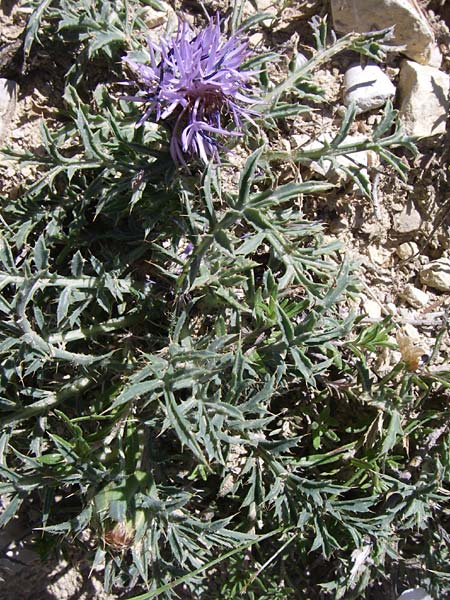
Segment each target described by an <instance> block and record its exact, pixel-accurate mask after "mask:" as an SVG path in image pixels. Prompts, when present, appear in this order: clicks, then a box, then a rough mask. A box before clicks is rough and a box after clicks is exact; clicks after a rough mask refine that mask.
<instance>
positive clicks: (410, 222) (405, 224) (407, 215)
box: [394, 202, 422, 233]
mask: <svg viewBox="0 0 450 600" xmlns="http://www.w3.org/2000/svg"><path fill="white" fill-rule="evenodd" d="M421 225H422V217H421V216H420V213H419V211H417V210H416V209H415V208H414V206H413V204H412V202H408V204H407V205H406V206H405V208H404V209H403V210H402V212H401V213H399V214H397V215H395V217H394V230H395V231H396V232H397V233H411V232H412V231H417V230H418V229H420V226H421Z"/></svg>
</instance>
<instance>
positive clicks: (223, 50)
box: [124, 16, 254, 164]
mask: <svg viewBox="0 0 450 600" xmlns="http://www.w3.org/2000/svg"><path fill="white" fill-rule="evenodd" d="M148 51H149V54H150V64H149V65H147V64H142V63H139V62H137V61H136V60H133V59H132V58H129V57H125V58H124V61H125V62H126V63H127V64H128V65H129V66H130V67H131V69H132V71H133V73H134V76H135V84H137V86H138V88H139V90H138V92H137V93H136V95H133V96H127V97H126V98H127V99H128V100H132V101H134V102H139V103H142V104H143V105H144V112H143V114H142V116H141V118H140V119H139V121H138V122H137V125H141V124H142V123H144V122H145V121H146V120H147V119H148V118H150V117H151V116H154V118H155V120H156V121H159V120H162V121H166V122H167V123H168V125H169V126H170V129H171V142H170V152H171V155H172V157H173V159H174V161H176V162H177V163H181V164H184V163H185V160H186V156H187V155H198V156H199V157H200V158H201V160H202V161H203V162H204V163H205V164H206V163H208V161H209V159H211V158H212V159H214V160H217V159H218V148H219V141H218V139H217V136H239V135H241V134H240V133H239V132H237V131H230V130H229V129H227V126H228V125H229V123H230V122H232V123H234V125H235V127H236V128H237V129H241V128H242V118H245V119H249V118H250V112H249V110H248V109H247V108H245V105H246V104H249V103H250V104H251V103H253V102H254V101H253V100H252V99H251V98H249V97H248V95H247V93H248V89H247V83H248V80H249V78H250V77H251V75H252V72H251V71H240V70H239V68H240V67H241V65H242V63H243V62H244V60H245V59H246V58H247V57H248V56H249V54H250V51H249V48H248V43H247V42H246V41H242V40H241V38H240V36H239V35H232V36H230V37H229V38H228V39H227V38H225V37H224V36H223V35H222V33H221V20H220V18H219V16H216V17H215V18H210V20H209V23H208V25H207V26H206V27H205V28H204V29H203V30H201V31H199V32H198V33H197V34H195V33H194V32H193V31H192V29H191V28H190V26H189V25H188V23H187V22H186V21H181V20H180V22H179V25H178V31H177V34H176V35H175V36H174V37H173V38H171V39H165V38H162V39H161V42H160V44H156V43H155V42H153V41H152V40H150V39H149V40H148ZM132 85H134V83H133V84H132Z"/></svg>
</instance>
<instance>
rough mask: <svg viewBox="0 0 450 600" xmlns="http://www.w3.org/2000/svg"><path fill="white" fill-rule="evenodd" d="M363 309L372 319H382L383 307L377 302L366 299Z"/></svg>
mask: <svg viewBox="0 0 450 600" xmlns="http://www.w3.org/2000/svg"><path fill="white" fill-rule="evenodd" d="M362 307H363V309H364V312H365V313H366V314H367V316H368V317H370V318H371V319H381V306H380V305H379V304H378V302H375V300H370V299H364V300H363V303H362Z"/></svg>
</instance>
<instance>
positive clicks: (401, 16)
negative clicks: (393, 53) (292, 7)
mask: <svg viewBox="0 0 450 600" xmlns="http://www.w3.org/2000/svg"><path fill="white" fill-rule="evenodd" d="M331 11H332V14H333V22H334V27H335V29H336V30H337V31H339V32H341V33H350V32H352V31H356V32H358V33H364V32H366V31H375V30H377V29H386V28H387V27H392V26H395V29H394V34H393V39H392V43H393V44H394V45H395V46H404V47H405V49H404V53H405V54H406V56H408V57H409V58H412V59H413V60H415V61H417V62H419V63H421V64H428V63H429V61H430V59H431V57H432V56H431V55H432V50H433V47H434V46H435V45H436V42H435V38H434V33H433V30H432V28H431V26H430V24H429V23H428V20H427V19H426V17H425V16H424V15H423V14H422V13H421V12H420V11H419V10H417V9H416V7H415V6H414V5H413V3H412V2H411V1H410V0H376V1H375V0H358V1H357V2H355V0H331Z"/></svg>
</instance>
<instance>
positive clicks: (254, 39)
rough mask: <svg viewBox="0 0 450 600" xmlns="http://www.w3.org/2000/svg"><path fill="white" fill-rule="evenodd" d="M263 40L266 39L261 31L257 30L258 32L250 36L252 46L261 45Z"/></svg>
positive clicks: (249, 40)
mask: <svg viewBox="0 0 450 600" xmlns="http://www.w3.org/2000/svg"><path fill="white" fill-rule="evenodd" d="M263 41H264V35H263V34H262V33H261V32H260V31H257V32H256V33H254V34H252V35H251V36H250V37H249V38H248V42H249V44H250V46H251V47H252V48H255V47H256V46H259V45H260V44H262V43H263Z"/></svg>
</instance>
